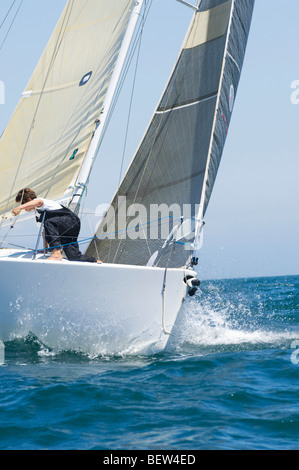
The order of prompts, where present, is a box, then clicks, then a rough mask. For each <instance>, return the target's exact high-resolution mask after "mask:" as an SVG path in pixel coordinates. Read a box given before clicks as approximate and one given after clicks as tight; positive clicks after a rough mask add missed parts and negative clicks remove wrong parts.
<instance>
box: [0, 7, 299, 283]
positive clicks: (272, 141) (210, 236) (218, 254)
mask: <svg viewBox="0 0 299 470" xmlns="http://www.w3.org/2000/svg"><path fill="white" fill-rule="evenodd" d="M190 2H191V0H190ZM12 3H13V0H1V3H0V25H1V23H2V21H3V19H4V17H5V14H6V13H7V11H8V9H9V8H10V6H11V5H12ZM20 3H21V0H16V1H15V3H14V7H13V10H12V11H11V14H10V16H9V18H8V19H10V21H8V22H6V23H4V25H3V26H2V27H1V28H0V134H2V132H3V130H4V129H5V127H6V125H7V123H8V121H9V119H10V117H11V114H12V113H13V111H14V109H15V107H16V104H17V102H18V100H19V98H20V95H21V93H22V92H23V91H24V89H25V87H26V84H27V82H28V81H29V78H30V76H31V74H32V72H33V70H34V68H35V65H36V63H37V62H38V60H39V58H40V56H41V54H42V52H43V50H44V47H45V46H46V44H47V41H48V39H49V37H50V35H51V32H52V31H53V29H54V27H55V24H56V22H57V20H58V18H59V16H60V14H61V12H62V9H63V7H64V5H65V0H51V2H46V1H41V0H23V3H22V5H21V9H20V11H19V14H18V16H17V18H16V20H15V22H14V23H13V26H12V28H11V31H10V33H9V35H8V36H7V39H6V40H5V42H4V44H3V46H2V43H3V40H4V38H5V35H6V32H7V25H9V24H10V22H11V20H12V18H13V15H14V13H15V12H16V9H17V7H18V6H19V5H20ZM191 16H192V11H191V9H189V8H188V7H186V6H184V5H182V4H180V3H178V2H177V1H176V0H153V5H152V8H151V13H150V16H149V18H148V23H147V24H146V26H145V28H144V33H143V40H142V47H141V55H140V59H139V63H138V69H137V81H136V84H135V89H134V95H133V109H132V113H131V117H130V123H129V134H128V139H127V142H126V147H125V131H126V126H127V117H128V108H129V103H130V99H131V92H132V83H131V82H132V77H133V73H134V68H132V71H131V72H130V73H129V76H128V79H129V80H128V84H127V85H125V87H124V90H123V91H124V93H123V97H122V98H121V99H120V100H119V103H118V106H117V107H116V110H115V119H114V121H112V122H111V126H110V128H109V130H108V131H107V134H106V138H105V141H104V143H103V146H102V148H101V150H100V153H99V155H98V158H97V161H96V164H95V167H94V171H93V174H92V177H91V179H90V184H89V189H88V195H87V198H86V202H85V207H86V208H87V212H90V213H92V212H93V211H95V210H96V207H97V206H98V205H99V204H102V203H109V202H110V200H111V197H112V196H113V193H114V188H115V185H116V184H117V182H118V179H119V171H120V163H119V162H120V160H121V157H122V153H123V152H124V148H125V167H126V166H127V165H128V164H129V162H130V161H131V159H132V157H133V155H134V153H135V151H136V149H137V146H138V144H139V143H140V140H141V138H142V137H143V134H144V132H145V130H146V127H147V125H148V123H149V120H150V119H151V116H152V114H153V112H154V109H155V107H156V105H157V103H158V101H159V99H160V97H161V94H162V91H163V89H164V87H165V84H166V82H167V80H168V77H169V75H170V73H171V71H172V67H173V65H174V62H175V59H176V57H177V55H178V52H179V48H180V45H181V44H182V41H183V39H184V36H185V33H186V29H187V26H188V24H189V21H190V20H191ZM298 18H299V1H298V0H287V1H286V2H281V1H280V0H256V2H255V10H254V15H253V20H252V26H251V31H250V37H249V41H248V47H247V53H246V56H245V62H244V67H243V71H242V76H241V81H240V86H239V90H238V94H237V97H236V102H235V107H234V112H233V117H232V121H231V126H230V131H229V135H228V139H227V142H226V146H225V149H224V153H223V157H222V161H221V165H220V169H219V172H218V176H217V180H216V183H215V187H214V190H213V194H212V198H211V201H210V204H209V207H208V210H207V213H206V217H205V223H206V225H205V232H204V245H203V248H202V250H201V252H200V256H199V261H200V264H199V268H198V270H199V275H200V277H201V278H202V279H214V278H233V277H261V276H279V275H282V276H283V275H296V274H299V246H298V240H299V211H298V204H299V184H298V175H299V159H298V156H299V139H298V135H299V132H298V124H299V51H298V44H299V29H298ZM130 79H131V81H130ZM292 86H295V88H292ZM3 88H5V89H4V90H3ZM3 95H4V96H3ZM3 98H4V99H3ZM115 155H119V156H120V158H119V159H117V158H112V157H114V156H115ZM108 159H112V160H115V161H117V162H118V163H117V165H115V167H114V168H113V171H111V167H110V170H109V172H108V173H105V171H104V170H103V166H104V165H103V163H104V162H105V161H107V160H108ZM31 223H32V225H31V228H30V229H29V230H32V232H34V231H35V230H36V227H35V226H34V223H33V222H31ZM93 223H94V221H93V222H91V223H90V222H88V223H87V222H86V223H85V222H84V223H83V228H82V235H83V236H92V235H93V233H90V232H92V231H93V228H92V224H93Z"/></svg>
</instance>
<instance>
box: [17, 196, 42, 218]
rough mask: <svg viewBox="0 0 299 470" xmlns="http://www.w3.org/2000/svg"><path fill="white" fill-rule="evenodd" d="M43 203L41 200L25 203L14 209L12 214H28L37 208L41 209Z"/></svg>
mask: <svg viewBox="0 0 299 470" xmlns="http://www.w3.org/2000/svg"><path fill="white" fill-rule="evenodd" d="M43 204H44V203H43V201H42V200H41V199H33V200H32V201H29V202H26V203H25V204H21V205H20V206H18V207H16V208H15V209H14V210H13V211H12V213H13V214H14V215H19V213H20V212H21V211H23V210H25V211H26V212H30V211H32V210H34V209H36V208H37V207H41V206H42V205H43Z"/></svg>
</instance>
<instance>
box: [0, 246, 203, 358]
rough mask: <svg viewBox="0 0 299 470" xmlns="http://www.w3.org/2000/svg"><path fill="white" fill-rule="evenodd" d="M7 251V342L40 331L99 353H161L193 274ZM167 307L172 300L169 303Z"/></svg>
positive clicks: (49, 342) (2, 313)
mask: <svg viewBox="0 0 299 470" xmlns="http://www.w3.org/2000/svg"><path fill="white" fill-rule="evenodd" d="M2 252H4V255H6V256H3V254H1V251H0V276H1V277H0V279H1V287H0V289H1V290H0V299H1V305H0V341H4V342H5V341H9V340H11V339H13V338H15V337H25V336H27V335H28V333H33V334H34V335H36V336H37V337H38V339H39V340H40V341H41V342H42V343H43V344H44V345H46V346H47V347H49V348H51V349H54V350H56V351H59V350H74V351H80V352H83V353H87V354H91V355H99V354H124V353H128V354H130V353H132V354H136V353H137V354H138V353H139V354H153V353H157V352H160V351H162V350H163V349H164V348H165V346H166V344H167V341H168V339H169V334H168V333H171V330H172V328H173V326H174V323H175V321H176V318H177V316H178V313H179V311H180V309H181V306H182V303H183V301H184V299H185V297H186V295H187V293H188V289H189V288H188V286H187V285H186V283H185V282H184V279H185V277H186V275H188V276H190V277H193V276H196V273H195V272H194V271H192V270H188V271H186V270H185V269H169V270H167V277H166V289H165V297H163V282H164V274H165V270H164V269H162V268H152V267H140V266H123V265H111V264H110V265H109V264H102V265H99V264H92V263H79V262H69V261H48V260H46V259H44V258H43V257H40V258H38V259H36V260H32V259H31V258H30V256H31V255H23V256H20V254H19V253H15V255H13V256H12V257H9V256H8V255H9V254H12V252H8V250H2ZM163 300H164V301H165V302H164V301H163Z"/></svg>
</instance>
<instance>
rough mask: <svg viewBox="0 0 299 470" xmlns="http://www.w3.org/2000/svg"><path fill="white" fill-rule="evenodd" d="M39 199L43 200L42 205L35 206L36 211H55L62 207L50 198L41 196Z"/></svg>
mask: <svg viewBox="0 0 299 470" xmlns="http://www.w3.org/2000/svg"><path fill="white" fill-rule="evenodd" d="M39 199H40V200H41V201H43V205H42V206H41V207H38V208H37V210H38V211H41V212H44V211H57V210H59V209H62V206H61V205H60V204H58V202H56V201H52V200H51V199H43V198H41V197H39Z"/></svg>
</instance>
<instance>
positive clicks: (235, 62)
mask: <svg viewBox="0 0 299 470" xmlns="http://www.w3.org/2000/svg"><path fill="white" fill-rule="evenodd" d="M227 55H228V57H229V58H230V59H231V60H232V61H233V63H234V64H235V66H236V67H237V69H238V70H239V72H240V73H241V69H240V66H239V64H238V62H237V61H236V59H234V57H233V56H232V55H231V54H230V53H229V52H228V51H227Z"/></svg>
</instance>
